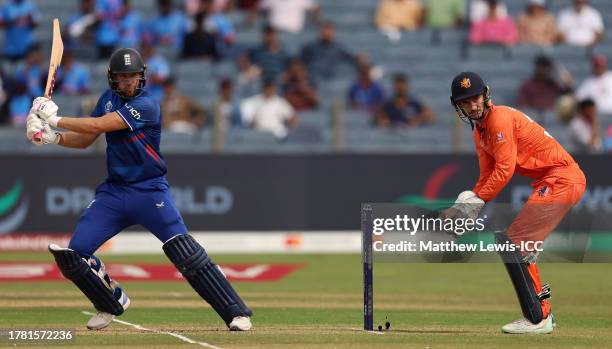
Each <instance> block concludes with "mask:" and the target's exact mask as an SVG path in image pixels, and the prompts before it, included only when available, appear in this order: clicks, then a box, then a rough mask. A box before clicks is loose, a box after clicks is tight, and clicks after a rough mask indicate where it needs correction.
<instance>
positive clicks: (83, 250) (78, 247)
mask: <svg viewBox="0 0 612 349" xmlns="http://www.w3.org/2000/svg"><path fill="white" fill-rule="evenodd" d="M68 248H69V249H71V250H73V251H74V252H76V253H78V254H79V256H81V257H83V258H85V259H89V258H90V257H91V256H93V251H92V250H91V247H90V246H89V245H88V244H86V243H84V242H82V241H79V240H70V243H69V244H68Z"/></svg>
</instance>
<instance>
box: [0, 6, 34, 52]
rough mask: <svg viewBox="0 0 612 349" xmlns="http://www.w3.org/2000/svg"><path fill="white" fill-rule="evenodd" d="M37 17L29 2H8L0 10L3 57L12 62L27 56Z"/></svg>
mask: <svg viewBox="0 0 612 349" xmlns="http://www.w3.org/2000/svg"><path fill="white" fill-rule="evenodd" d="M38 16H39V14H38V9H37V8H36V5H34V3H33V2H31V1H30V0H8V1H6V3H5V4H4V5H3V6H2V7H1V8H0V27H3V28H4V30H5V39H4V57H6V58H8V59H9V60H11V61H13V62H14V61H18V60H21V59H22V58H24V57H25V56H26V55H27V53H28V52H29V50H30V46H32V45H33V44H34V27H36V24H37V22H38Z"/></svg>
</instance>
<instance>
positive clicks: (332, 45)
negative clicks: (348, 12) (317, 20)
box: [300, 22, 357, 79]
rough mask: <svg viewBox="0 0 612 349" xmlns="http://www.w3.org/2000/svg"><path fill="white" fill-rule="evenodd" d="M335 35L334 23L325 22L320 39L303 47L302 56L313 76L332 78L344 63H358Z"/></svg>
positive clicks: (320, 30)
mask: <svg viewBox="0 0 612 349" xmlns="http://www.w3.org/2000/svg"><path fill="white" fill-rule="evenodd" d="M335 36H336V29H335V28H334V25H333V23H331V22H325V23H323V24H322V25H321V27H320V29H319V39H318V40H316V41H314V42H311V43H309V44H306V45H305V46H304V47H303V48H302V52H301V54H300V56H301V58H302V61H303V62H304V64H305V65H306V68H307V69H308V72H309V73H310V75H311V76H314V77H315V78H324V79H332V78H334V77H335V76H336V74H337V72H338V68H339V67H340V66H341V65H342V64H346V63H349V64H351V65H352V66H355V65H356V63H357V61H356V57H355V56H353V55H352V54H351V53H350V52H349V51H347V50H346V49H345V48H344V46H342V44H340V43H338V42H337V41H336V40H335Z"/></svg>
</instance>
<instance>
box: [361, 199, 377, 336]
mask: <svg viewBox="0 0 612 349" xmlns="http://www.w3.org/2000/svg"><path fill="white" fill-rule="evenodd" d="M372 224H373V221H372V206H371V205H370V204H362V206H361V257H362V261H363V329H364V330H366V331H373V330H374V282H373V281H374V280H373V274H372V272H373V268H372V267H373V263H372V262H373V260H372V229H373V227H372Z"/></svg>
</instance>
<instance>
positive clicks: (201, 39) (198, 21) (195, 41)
mask: <svg viewBox="0 0 612 349" xmlns="http://www.w3.org/2000/svg"><path fill="white" fill-rule="evenodd" d="M204 16H205V14H204V13H202V12H200V13H198V14H197V15H196V16H195V18H194V23H195V28H194V29H193V31H191V32H189V33H188V34H187V35H185V39H184V41H183V52H182V54H181V57H182V58H199V59H211V60H217V59H219V54H218V52H217V45H216V39H215V36H214V35H213V34H211V33H209V32H208V31H206V29H204Z"/></svg>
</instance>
